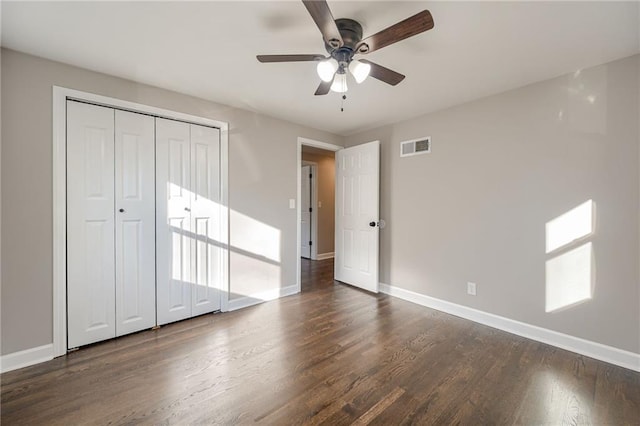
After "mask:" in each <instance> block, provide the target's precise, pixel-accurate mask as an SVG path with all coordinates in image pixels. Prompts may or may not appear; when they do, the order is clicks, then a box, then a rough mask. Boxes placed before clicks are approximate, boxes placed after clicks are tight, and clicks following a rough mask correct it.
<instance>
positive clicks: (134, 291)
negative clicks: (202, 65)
mask: <svg viewBox="0 0 640 426" xmlns="http://www.w3.org/2000/svg"><path fill="white" fill-rule="evenodd" d="M155 205H156V203H155V120H154V118H153V117H151V116H148V115H143V114H137V113H133V112H128V111H120V110H116V111H115V206H116V209H115V235H116V270H115V274H116V288H115V292H116V335H117V336H122V335H124V334H128V333H133V332H135V331H140V330H144V329H148V328H151V327H153V326H154V325H155V324H156V281H155V272H156V264H155V233H156V227H155Z"/></svg>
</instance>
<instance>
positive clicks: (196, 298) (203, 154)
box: [190, 124, 223, 316]
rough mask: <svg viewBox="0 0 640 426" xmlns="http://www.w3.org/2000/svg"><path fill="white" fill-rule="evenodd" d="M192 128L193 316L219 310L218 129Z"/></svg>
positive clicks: (220, 263) (220, 249)
mask: <svg viewBox="0 0 640 426" xmlns="http://www.w3.org/2000/svg"><path fill="white" fill-rule="evenodd" d="M190 127H191V229H192V230H193V233H194V234H195V235H194V238H193V239H192V240H191V250H192V251H191V252H192V277H193V279H192V283H193V286H192V288H191V294H192V304H193V305H192V315H193V316H195V315H201V314H205V313H209V312H213V311H216V310H219V309H220V302H221V301H220V296H221V271H222V252H223V247H221V241H222V238H221V237H222V234H221V217H220V212H221V206H220V131H219V130H218V129H213V128H210V127H204V126H198V125H195V124H192V125H190Z"/></svg>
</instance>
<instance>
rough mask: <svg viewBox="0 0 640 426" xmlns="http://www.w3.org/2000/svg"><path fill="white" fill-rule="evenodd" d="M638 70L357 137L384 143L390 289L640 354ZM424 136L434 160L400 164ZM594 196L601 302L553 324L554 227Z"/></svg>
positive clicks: (596, 73) (596, 285)
mask: <svg viewBox="0 0 640 426" xmlns="http://www.w3.org/2000/svg"><path fill="white" fill-rule="evenodd" d="M639 67H640V65H639V56H637V55H636V56H634V57H631V58H626V59H623V60H619V61H616V62H612V63H609V64H605V65H602V66H598V67H593V68H589V69H584V70H581V71H580V72H576V73H573V74H571V75H566V76H562V77H559V78H555V79H552V80H548V81H544V82H540V83H537V84H533V85H530V86H526V87H523V88H520V89H516V90H511V91H508V92H505V93H502V94H499V95H496V96H492V97H488V98H484V99H482V100H478V101H475V102H472V103H468V104H464V105H461V106H457V107H454V108H451V109H447V110H443V111H440V112H437V113H432V114H428V115H424V116H421V117H417V118H414V119H411V120H407V121H404V122H401V123H398V124H395V125H389V126H384V127H381V128H378V129H374V130H371V131H367V132H364V133H360V134H356V135H353V136H350V137H348V138H347V140H346V142H345V145H347V146H352V145H356V144H359V143H363V142H368V141H371V140H376V139H379V140H380V141H381V143H382V148H381V149H382V157H381V158H382V160H381V217H382V218H383V219H386V221H387V224H388V225H387V227H386V229H383V230H382V231H381V254H380V257H381V275H380V277H381V281H382V282H384V283H388V284H390V285H393V286H398V287H401V288H404V289H408V290H411V291H414V292H417V293H421V294H426V295H429V296H432V297H436V298H439V299H443V300H447V301H450V302H454V303H458V304H461V305H465V306H469V307H472V308H476V309H480V310H482V311H486V312H490V313H494V314H497V315H501V316H505V317H508V318H512V319H515V320H519V321H523V322H526V323H529V324H533V325H537V326H540V327H544V328H548V329H551V330H556V331H559V332H562V333H567V334H570V335H573V336H577V337H581V338H585V339H588V340H592V341H595V342H599V343H603V344H606V345H610V346H613V347H617V348H620V349H624V350H629V351H632V352H636V353H640V311H639V306H640V295H639V286H640V284H639V283H640V272H639V269H638V265H639V261H640V253H639V218H640V207H639V206H640V198H639V194H640V188H639V186H640V178H639V158H640V155H639V154H640V153H639V127H638V117H639V106H638V103H639V102H638V101H639V88H638V84H639V82H638V75H639V71H640V68H639ZM425 96H428V93H425ZM421 136H431V137H432V138H433V142H432V153H431V154H429V155H422V156H415V157H405V158H400V156H399V151H400V146H399V144H400V142H401V141H404V140H409V139H415V138H418V137H421ZM589 199H592V200H593V201H594V203H595V205H596V223H595V232H594V234H593V235H591V236H589V237H586V238H584V239H583V240H581V243H582V242H591V243H592V245H593V267H594V271H595V280H594V282H593V294H592V298H591V299H590V300H587V301H583V302H582V303H578V304H574V305H572V306H567V307H566V308H564V309H560V310H557V311H553V312H549V313H547V312H545V284H546V282H545V281H546V279H545V264H546V262H547V261H550V260H552V259H554V258H555V257H556V256H557V255H561V254H562V253H563V252H564V251H563V250H560V251H559V253H551V254H546V253H545V224H546V223H547V222H549V221H550V220H552V219H554V218H556V217H558V216H559V215H561V214H563V213H565V212H567V211H569V210H571V209H572V208H573V207H576V206H577V205H579V204H581V203H583V202H585V201H586V200H589ZM575 246H576V244H573V245H572V247H575ZM467 281H473V282H476V283H477V285H478V295H477V296H476V297H473V296H468V295H467V294H466V283H467Z"/></svg>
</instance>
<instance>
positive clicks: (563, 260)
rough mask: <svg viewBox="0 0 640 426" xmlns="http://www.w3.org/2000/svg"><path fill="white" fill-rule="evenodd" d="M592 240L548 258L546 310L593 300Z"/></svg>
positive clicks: (546, 269)
mask: <svg viewBox="0 0 640 426" xmlns="http://www.w3.org/2000/svg"><path fill="white" fill-rule="evenodd" d="M592 255H593V247H592V244H591V242H588V243H586V244H583V245H581V246H580V247H578V248H575V249H573V250H570V251H568V252H566V253H564V254H562V255H560V256H556V257H554V258H552V259H549V260H547V263H546V267H545V274H546V283H547V284H546V292H545V294H546V300H545V311H546V312H552V311H556V310H558V309H561V308H565V307H568V306H572V305H575V304H576V303H579V302H582V301H585V300H588V299H591V287H592V279H593V270H592V269H593V268H592V262H591V258H592Z"/></svg>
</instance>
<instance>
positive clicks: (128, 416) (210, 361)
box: [0, 260, 640, 425]
mask: <svg viewBox="0 0 640 426" xmlns="http://www.w3.org/2000/svg"><path fill="white" fill-rule="evenodd" d="M302 273H303V293H302V294H299V295H294V296H290V297H285V298H283V299H280V300H276V301H272V302H268V303H264V304H261V305H258V306H255V307H251V308H247V309H243V310H240V311H236V312H230V313H225V314H216V315H206V316H202V317H199V318H195V319H192V320H188V321H183V322H180V323H175V324H171V325H168V326H165V327H162V328H161V329H159V330H154V331H145V332H141V333H137V334H134V335H131V336H126V337H123V338H120V339H115V340H111V341H108V342H104V343H100V344H96V345H93V346H89V347H86V348H83V349H80V350H79V351H77V352H73V353H70V354H69V355H67V356H65V357H61V358H57V359H55V360H53V361H50V362H47V363H43V364H40V365H36V366H33V367H29V368H24V369H21V370H17V371H12V372H9V373H5V374H3V375H2V376H1V387H2V389H1V390H2V397H1V407H0V410H1V420H2V424H3V425H14V424H28V425H37V424H65V425H76V424H137V423H147V424H180V425H183V424H195V423H197V424H252V423H262V424H275V425H289V424H317V423H324V424H332V425H333V424H352V423H355V424H368V423H371V424H381V425H391V424H438V425H440V424H464V425H480V424H524V425H539V424H552V425H560V424H597V425H601V424H602V425H604V424H612V425H625V424H630V425H637V424H639V423H640V374H639V373H635V372H632V371H630V370H626V369H623V368H619V367H615V366H612V365H609V364H606V363H604V362H600V361H596V360H593V359H590V358H587V357H584V356H580V355H576V354H574V353H571V352H567V351H564V350H561V349H557V348H554V347H551V346H547V345H544V344H541V343H537V342H534V341H531V340H527V339H524V338H521V337H518V336H514V335H511V334H508V333H504V332H501V331H498V330H495V329H492V328H489V327H485V326H482V325H479V324H475V323H473V322H470V321H466V320H463V319H460V318H457V317H454V316H451V315H447V314H443V313H440V312H437V311H433V310H430V309H427V308H424V307H421V306H418V305H414V304H412V303H408V302H405V301H402V300H399V299H394V298H391V297H388V296H385V295H372V294H368V293H366V292H363V291H360V290H357V289H354V288H352V287H349V286H346V285H342V284H334V282H333V280H332V276H333V263H332V261H330V260H329V261H320V262H309V261H303V272H302Z"/></svg>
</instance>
